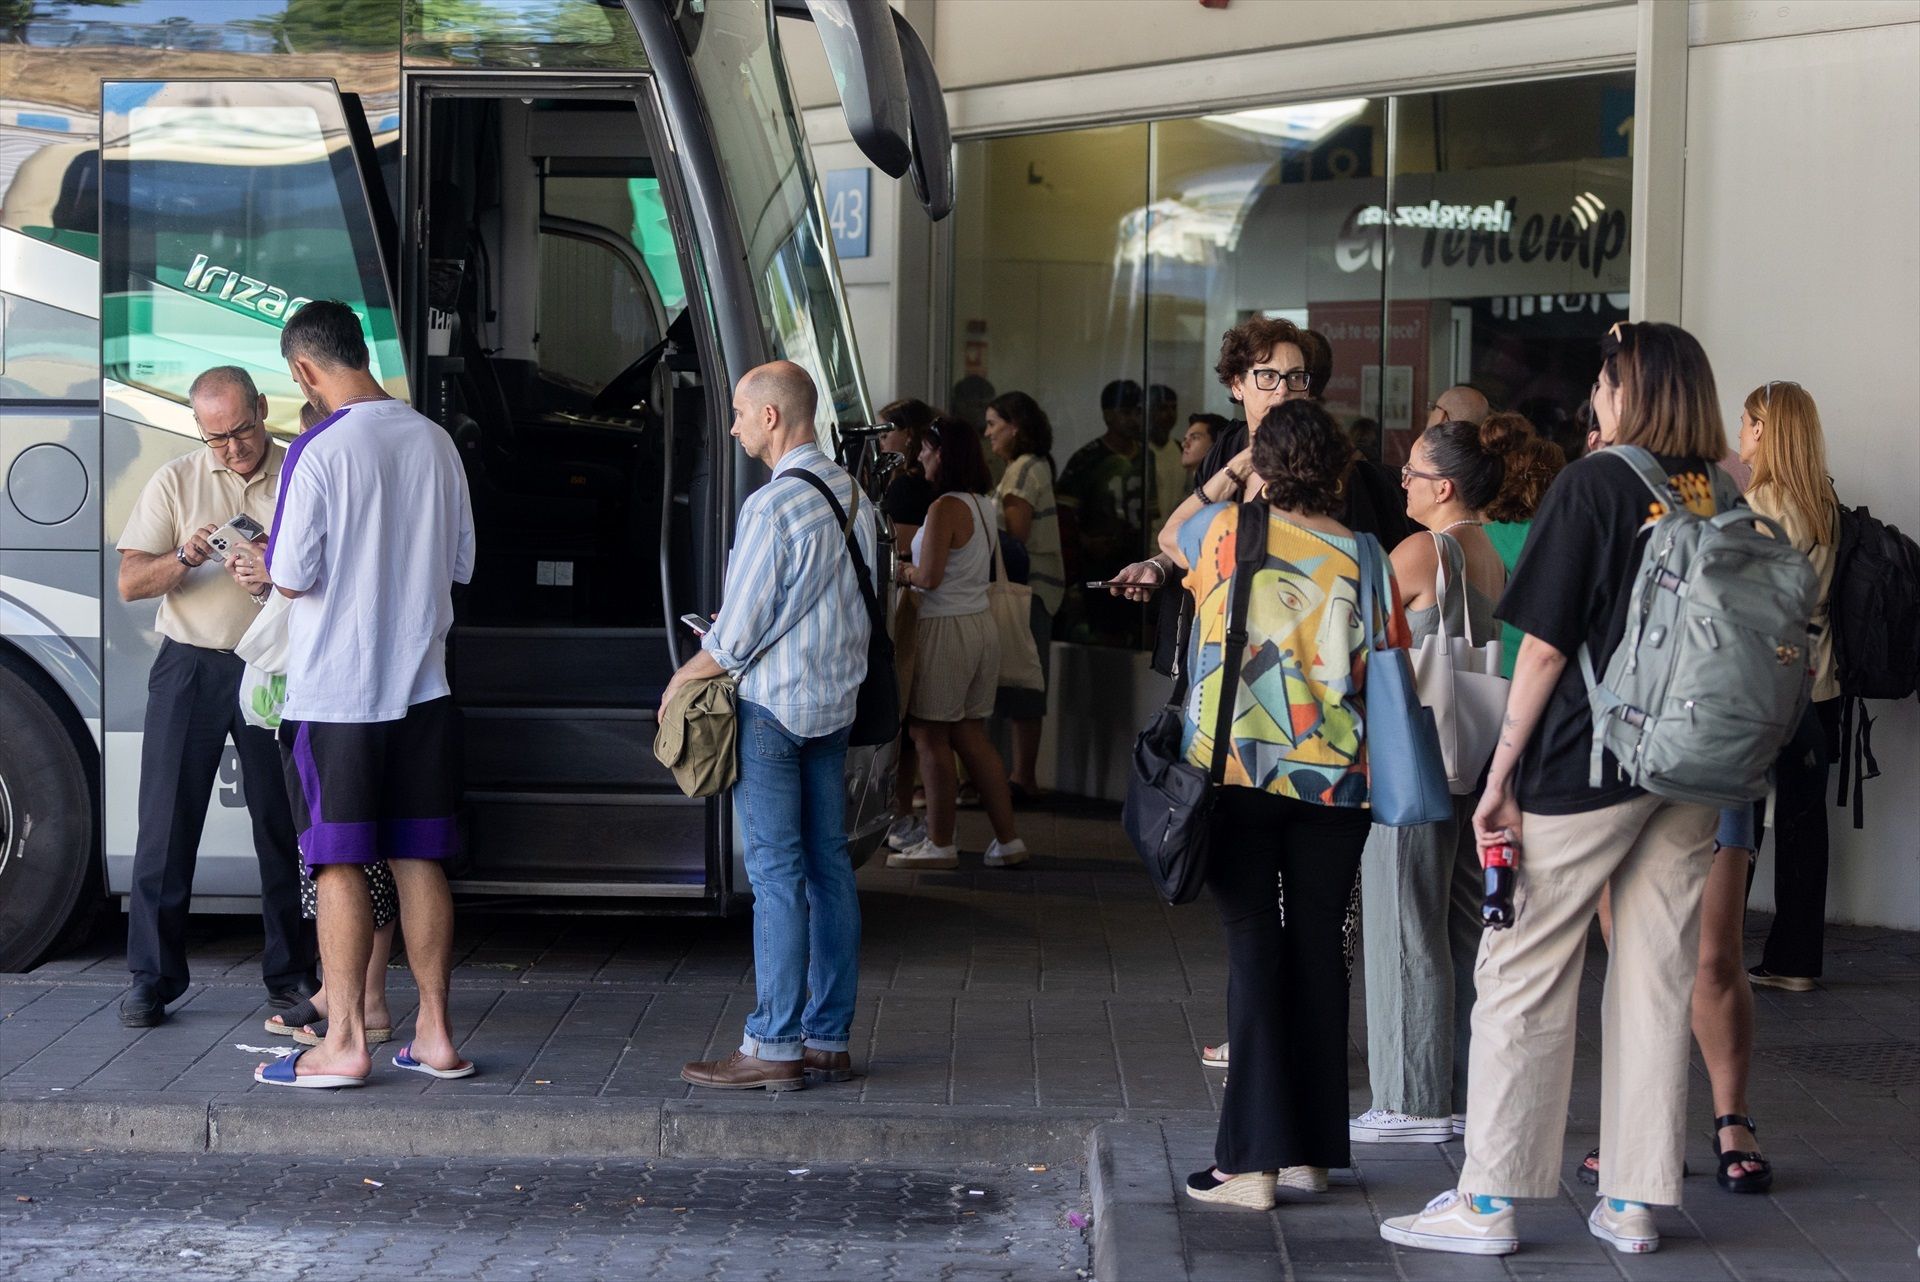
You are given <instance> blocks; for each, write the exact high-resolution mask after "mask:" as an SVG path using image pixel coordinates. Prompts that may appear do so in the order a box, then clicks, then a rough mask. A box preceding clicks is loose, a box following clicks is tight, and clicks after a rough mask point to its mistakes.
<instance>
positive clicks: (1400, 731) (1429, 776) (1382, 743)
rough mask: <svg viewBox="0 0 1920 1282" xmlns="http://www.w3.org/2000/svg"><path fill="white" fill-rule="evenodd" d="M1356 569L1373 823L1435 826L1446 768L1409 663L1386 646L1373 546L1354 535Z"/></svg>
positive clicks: (1445, 814) (1446, 811)
mask: <svg viewBox="0 0 1920 1282" xmlns="http://www.w3.org/2000/svg"><path fill="white" fill-rule="evenodd" d="M1354 539H1355V542H1356V543H1357V544H1358V545H1359V553H1360V555H1359V558H1358V559H1359V562H1360V617H1361V619H1362V620H1364V621H1365V624H1366V629H1367V650H1368V653H1367V684H1366V690H1365V693H1364V703H1363V704H1362V706H1363V707H1364V708H1365V710H1366V721H1365V729H1366V749H1367V761H1368V766H1369V769H1370V772H1371V781H1370V789H1369V790H1370V792H1371V795H1372V805H1373V821H1374V822H1375V823H1377V824H1385V825H1386V826H1387V827H1389V828H1411V827H1414V826H1415V825H1417V824H1430V823H1438V822H1440V821H1441V820H1442V819H1447V818H1451V817H1452V815H1453V794H1452V792H1451V791H1450V790H1449V789H1448V788H1447V763H1446V758H1444V757H1443V756H1442V755H1441V753H1440V730H1439V727H1438V726H1437V725H1436V724H1435V723H1434V720H1433V710H1432V709H1431V708H1428V707H1427V706H1426V705H1425V704H1423V703H1421V702H1420V694H1419V691H1418V689H1417V688H1416V687H1415V685H1414V681H1413V659H1412V656H1411V655H1410V654H1408V652H1407V651H1405V650H1401V649H1397V648H1394V647H1390V646H1388V645H1387V628H1386V620H1387V619H1388V617H1389V616H1390V614H1391V611H1392V604H1391V603H1390V602H1382V601H1381V600H1380V599H1379V584H1380V582H1381V580H1382V579H1383V578H1384V577H1385V576H1384V573H1383V571H1382V568H1381V567H1382V563H1383V555H1382V553H1381V551H1380V541H1379V540H1378V539H1376V538H1374V537H1373V536H1372V535H1371V534H1356V535H1355V536H1354Z"/></svg>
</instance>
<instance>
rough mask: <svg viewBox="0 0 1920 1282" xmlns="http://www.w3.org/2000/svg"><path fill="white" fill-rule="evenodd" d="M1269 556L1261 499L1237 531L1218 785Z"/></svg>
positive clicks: (1214, 769)
mask: <svg viewBox="0 0 1920 1282" xmlns="http://www.w3.org/2000/svg"><path fill="white" fill-rule="evenodd" d="M1266 559H1267V505H1266V504H1265V503H1264V502H1262V501H1261V500H1259V499H1255V500H1254V501H1253V502H1251V503H1242V504H1241V505H1240V520H1239V524H1238V525H1236V526H1235V527H1234V532H1233V586H1232V587H1231V588H1230V589H1228V595H1227V636H1226V641H1225V644H1224V645H1223V646H1222V647H1221V656H1220V659H1221V664H1220V694H1219V696H1218V698H1217V699H1216V700H1215V703H1216V705H1217V706H1216V708H1215V710H1214V718H1213V761H1212V763H1211V764H1210V765H1209V766H1208V768H1207V780H1208V782H1210V783H1211V784H1212V785H1213V786H1214V787H1216V788H1218V787H1219V786H1220V783H1221V781H1222V780H1223V779H1225V778H1226V777H1227V741H1228V739H1229V738H1230V737H1231V736H1232V734H1233V712H1234V705H1235V704H1236V703H1237V702H1238V701H1239V694H1240V661H1241V659H1243V658H1244V657H1246V650H1247V606H1248V605H1249V604H1250V603H1251V602H1252V600H1253V575H1254V572H1255V571H1256V570H1258V569H1259V568H1260V567H1261V566H1262V565H1263V564H1265V563H1266Z"/></svg>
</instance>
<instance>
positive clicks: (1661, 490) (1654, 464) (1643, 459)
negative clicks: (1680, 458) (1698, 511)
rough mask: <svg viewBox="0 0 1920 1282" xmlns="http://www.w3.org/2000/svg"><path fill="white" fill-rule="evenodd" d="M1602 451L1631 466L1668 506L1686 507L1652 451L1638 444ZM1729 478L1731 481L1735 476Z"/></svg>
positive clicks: (1609, 447) (1615, 446)
mask: <svg viewBox="0 0 1920 1282" xmlns="http://www.w3.org/2000/svg"><path fill="white" fill-rule="evenodd" d="M1600 452H1601V453H1602V454H1609V455H1612V456H1613V457H1615V458H1617V459H1619V460H1620V461H1621V462H1623V463H1625V464H1626V465H1627V466H1629V467H1631V468H1632V469H1633V474H1634V475H1635V476H1637V477H1639V478H1640V480H1641V482H1642V483H1643V484H1645V485H1646V487H1647V488H1648V489H1650V490H1652V491H1653V496H1654V497H1655V498H1657V499H1659V500H1660V501H1661V502H1662V503H1665V504H1667V505H1668V507H1670V508H1675V509H1676V510H1677V509H1679V508H1685V507H1686V505H1687V503H1686V500H1685V499H1683V498H1681V497H1680V495H1679V494H1678V493H1676V492H1675V490H1674V488H1673V478H1672V477H1670V476H1668V475H1667V469H1666V468H1664V467H1661V466H1660V460H1659V459H1657V458H1655V457H1654V456H1653V454H1652V452H1651V451H1649V450H1646V449H1643V448H1642V447H1640V446H1638V445H1609V446H1608V447H1607V448H1606V449H1604V450H1602V451H1600ZM1715 470H1716V471H1718V470H1719V469H1717V468H1716V469H1715ZM1727 479H1728V480H1729V481H1731V480H1732V479H1733V478H1732V477H1728V478H1727Z"/></svg>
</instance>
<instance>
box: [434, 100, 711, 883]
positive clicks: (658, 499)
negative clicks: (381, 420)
mask: <svg viewBox="0 0 1920 1282" xmlns="http://www.w3.org/2000/svg"><path fill="white" fill-rule="evenodd" d="M657 120H658V117H657V114H656V108H655V106H654V100H653V97H652V95H651V90H650V85H649V82H648V80H647V79H646V78H645V77H643V76H638V75H635V74H633V73H626V74H620V75H611V76H597V75H557V74H555V73H551V72H547V73H537V74H531V75H530V74H526V73H502V74H497V75H496V74H485V73H483V74H477V75H476V74H473V73H460V74H450V75H433V74H429V73H420V74H416V75H411V76H410V77H409V79H408V87H407V111H406V126H405V127H406V130H407V135H408V141H407V146H406V149H405V152H406V164H407V166H408V169H407V173H408V181H409V183H410V184H412V185H411V187H410V190H411V191H412V192H415V193H417V195H416V196H415V197H414V198H413V199H412V200H410V201H409V202H408V203H409V207H410V208H412V209H413V210H415V211H416V212H415V215H414V222H413V224H412V226H410V227H409V228H408V230H407V233H406V248H405V251H404V252H403V254H402V259H403V261H404V262H405V263H406V264H407V268H408V270H407V272H406V273H405V274H404V276H403V284H402V313H403V316H404V318H405V323H404V325H403V329H404V331H405V332H406V334H407V336H408V341H409V342H410V343H411V344H412V349H413V353H414V360H413V368H414V370H415V371H416V373H417V375H418V381H419V406H420V408H421V409H422V410H423V411H424V412H425V413H427V414H429V415H430V416H431V417H433V418H434V419H435V420H436V421H437V422H439V423H441V424H442V425H443V426H444V427H445V428H446V429H447V431H448V432H450V433H451V434H452V435H453V438H454V440H455V442H456V443H458V445H459V447H460V453H461V457H462V459H463V460H464V461H465V463H466V468H467V479H468V482H469V485H470V488H471V491H472V494H473V508H474V523H475V529H476V533H477V539H478V548H479V552H478V557H477V561H476V567H475V571H474V577H473V582H472V584H471V585H470V586H469V587H468V588H466V589H465V590H464V591H463V592H461V593H459V594H457V595H456V598H455V609H456V620H457V621H456V625H455V630H454V635H453V640H452V679H453V686H454V697H455V700H456V702H457V703H458V705H459V707H460V708H461V710H462V713H463V721H464V726H465V733H466V740H467V771H468V793H467V796H468V802H469V814H470V818H471V824H470V830H469V837H468V844H469V848H470V867H469V869H468V870H467V872H466V874H465V876H464V878H462V879H461V880H459V881H457V882H456V888H464V889H467V890H471V891H486V892H489V893H495V894H499V893H508V892H514V893H519V894H528V895H540V896H593V897H600V898H608V897H621V898H628V899H634V898H645V899H695V898H698V899H701V900H703V901H704V905H703V906H704V907H706V908H709V909H718V908H722V907H724V906H725V902H726V898H727V893H726V892H727V883H728V880H729V874H730V871H731V869H730V864H731V861H730V860H728V859H725V858H723V851H724V849H725V848H726V845H727V844H728V843H727V841H726V825H727V823H728V820H729V816H728V812H727V810H726V803H725V801H724V799H714V800H697V799H696V800H690V799H688V798H686V797H684V796H682V795H681V793H680V790H679V788H678V787H677V786H676V785H675V783H674V781H673V778H672V776H671V775H670V774H669V773H668V772H667V771H666V770H665V769H663V768H662V767H661V766H660V765H659V763H658V762H657V761H656V760H655V758H654V755H653V752H652V744H653V738H654V731H655V728H656V727H655V709H656V707H657V706H658V703H659V700H660V695H661V692H662V690H663V689H664V688H665V686H666V683H667V680H668V678H669V677H671V676H672V674H673V671H674V669H675V668H676V667H677V666H678V665H679V663H680V662H681V660H683V659H684V658H686V657H687V656H688V655H689V654H691V653H692V650H693V648H694V646H696V645H697V639H696V637H695V635H694V633H693V632H692V631H690V630H688V629H687V628H686V627H685V626H684V625H682V624H681V623H680V622H679V618H680V616H681V615H683V614H689V613H700V614H704V613H707V612H709V611H710V610H711V609H712V608H713V607H714V606H715V605H716V604H717V599H718V568H719V560H720V558H719V555H718V549H720V548H721V547H724V533H723V530H722V529H721V527H720V526H719V524H718V521H717V509H718V505H717V503H716V493H717V492H718V491H717V490H716V481H715V470H716V465H717V463H718V462H719V459H720V455H721V453H722V450H723V448H724V447H725V446H726V445H727V444H728V438H727V435H726V427H727V419H726V418H725V417H724V415H725V413H726V411H727V409H728V403H729V388H728V384H727V381H726V378H725V375H724V373H721V372H719V371H720V370H721V369H722V367H721V365H720V364H719V362H718V361H717V359H716V358H715V356H714V354H713V353H714V348H713V344H712V342H711V339H710V329H709V325H710V318H709V315H708V311H707V307H706V304H705V300H704V299H703V296H702V289H703V285H702V281H703V273H701V272H700V271H699V270H698V267H697V264H698V261H699V258H698V255H697V253H696V251H695V250H694V248H693V244H692V239H693V238H692V237H691V235H690V234H688V232H687V230H686V229H687V226H688V220H687V219H686V218H685V217H684V215H683V213H682V209H683V206H682V204H681V203H680V196H679V193H678V191H677V189H676V187H675V183H676V180H677V174H676V172H675V170H674V167H673V165H672V163H671V160H670V159H664V158H667V157H670V156H671V152H669V151H668V150H667V149H666V148H664V147H663V146H661V145H660V143H659V139H660V138H661V133H660V131H659V130H658V129H657V127H656V125H657ZM688 907H693V905H688Z"/></svg>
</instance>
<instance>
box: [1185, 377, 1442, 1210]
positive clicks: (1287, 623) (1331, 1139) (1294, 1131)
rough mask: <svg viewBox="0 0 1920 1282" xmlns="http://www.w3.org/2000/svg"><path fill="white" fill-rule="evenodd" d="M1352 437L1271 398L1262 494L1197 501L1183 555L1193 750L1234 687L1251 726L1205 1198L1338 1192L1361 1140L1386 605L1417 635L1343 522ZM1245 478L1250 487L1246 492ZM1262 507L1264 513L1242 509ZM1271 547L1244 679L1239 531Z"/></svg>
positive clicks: (1257, 454)
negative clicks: (1366, 950) (1371, 841)
mask: <svg viewBox="0 0 1920 1282" xmlns="http://www.w3.org/2000/svg"><path fill="white" fill-rule="evenodd" d="M1352 465H1353V447H1352V444H1351V443H1350V442H1349V441H1348V440H1347V437H1346V434H1345V433H1344V432H1342V431H1341V430H1340V428H1339V427H1338V426H1337V425H1336V424H1335V423H1334V422H1333V420H1332V419H1331V418H1329V417H1328V416H1327V413H1326V411H1325V410H1323V409H1321V408H1320V407H1319V406H1318V405H1316V404H1314V403H1312V402H1310V401H1304V400H1302V401H1287V402H1284V403H1282V404H1278V405H1275V406H1273V407H1272V408H1271V409H1269V410H1268V411H1267V413H1266V416H1265V418H1264V419H1263V420H1262V421H1261V423H1260V425H1259V430H1258V431H1257V432H1255V434H1254V438H1253V446H1252V475H1253V477H1254V480H1253V482H1252V484H1251V486H1250V488H1251V489H1252V490H1253V492H1254V498H1253V500H1252V502H1251V503H1249V504H1248V505H1247V506H1242V505H1241V504H1240V503H1239V502H1238V501H1236V500H1237V499H1238V497H1239V496H1238V494H1237V493H1236V494H1234V495H1232V496H1228V497H1223V498H1222V499H1221V500H1220V501H1215V502H1210V503H1208V504H1206V505H1205V506H1204V507H1200V508H1198V509H1197V510H1192V511H1190V512H1189V513H1188V515H1187V516H1186V517H1185V518H1184V519H1183V521H1182V523H1181V525H1180V527H1179V528H1178V530H1176V531H1174V532H1173V536H1172V538H1171V540H1168V541H1170V542H1171V543H1172V548H1171V551H1170V555H1171V556H1172V557H1173V560H1174V562H1175V564H1176V565H1178V566H1179V567H1180V568H1181V569H1182V570H1185V571H1186V572H1187V573H1186V589H1187V591H1188V592H1189V593H1191V594H1192V596H1193V600H1194V616H1193V631H1192V636H1191V640H1190V645H1189V653H1188V656H1187V671H1189V672H1191V673H1193V674H1195V679H1194V681H1193V684H1192V686H1191V687H1190V689H1189V692H1188V696H1187V704H1186V716H1185V734H1184V736H1183V737H1184V740H1185V742H1184V744H1183V747H1184V750H1185V755H1186V760H1187V761H1189V762H1191V763H1192V764H1194V765H1197V766H1200V767H1202V768H1203V769H1204V768H1206V767H1208V766H1210V765H1211V763H1212V761H1213V756H1214V739H1213V736H1214V727H1215V722H1216V716H1217V712H1218V709H1219V707H1220V701H1221V700H1223V699H1228V700H1231V701H1232V710H1233V711H1232V720H1231V724H1232V726H1233V734H1232V742H1231V743H1229V744H1226V745H1223V748H1224V751H1225V753H1226V774H1225V780H1224V785H1223V786H1222V788H1221V789H1220V790H1219V792H1218V794H1217V796H1216V799H1215V803H1214V816H1215V819H1216V822H1217V824H1218V828H1217V829H1216V835H1215V837H1214V844H1213V850H1214V855H1213V858H1212V861H1211V863H1210V864H1209V867H1208V870H1207V885H1208V888H1209V889H1210V890H1211V891H1212V893H1213V896H1214V901H1215V903H1216V904H1217V906H1218V908H1219V911H1220V920H1221V924H1222V925H1223V926H1224V927H1225V930H1226V935H1227V956H1228V966H1229V978H1228V985H1227V1023H1228V1029H1229V1035H1230V1037H1231V1040H1232V1044H1233V1048H1234V1049H1233V1071H1232V1073H1231V1074H1229V1075H1228V1078H1227V1088H1226V1101H1225V1105H1224V1107H1223V1109H1222V1111H1221V1117H1220V1128H1219V1135H1218V1138H1217V1139H1216V1141H1215V1145H1214V1166H1213V1167H1212V1168H1211V1169H1209V1170H1204V1171H1197V1172H1195V1173H1194V1174H1193V1175H1191V1176H1190V1177H1188V1179H1187V1193H1188V1195H1189V1196H1191V1197H1194V1198H1197V1199H1199V1200H1200V1201H1205V1202H1223V1203H1228V1204H1231V1205H1235V1206H1244V1207H1252V1208H1256V1209H1265V1208H1267V1207H1271V1206H1272V1205H1273V1204H1274V1189H1275V1186H1276V1184H1280V1185H1284V1186H1286V1187H1288V1188H1290V1189H1299V1190H1307V1191H1316V1192H1318V1191H1324V1190H1325V1189H1326V1187H1327V1169H1328V1168H1329V1167H1335V1166H1348V1165H1351V1164H1352V1162H1351V1157H1350V1155H1349V1151H1348V1147H1347V1112H1346V1108H1347V1067H1346V1066H1347V998H1348V993H1347V954H1346V934H1347V930H1346V926H1347V921H1348V911H1349V907H1350V905H1351V904H1352V903H1353V900H1354V896H1355V895H1356V894H1357V893H1358V891H1359V883H1358V874H1359V870H1360V850H1361V847H1362V846H1363V845H1364V844H1365V843H1366V839H1367V830H1368V828H1369V827H1370V826H1371V824H1372V819H1371V815H1370V813H1369V797H1370V776H1369V762H1368V756H1367V733H1366V703H1365V692H1366V674H1367V660H1368V656H1369V654H1370V653H1371V648H1370V642H1369V634H1370V632H1371V630H1372V628H1373V626H1375V624H1376V623H1377V622H1381V621H1384V624H1385V632H1386V635H1387V637H1388V639H1389V643H1390V644H1393V645H1399V646H1404V645H1406V644H1407V640H1408V635H1407V624H1406V616H1405V613H1404V612H1403V611H1402V609H1401V608H1400V605H1399V600H1400V597H1399V592H1398V590H1397V589H1396V587H1395V585H1394V582H1393V574H1392V571H1391V570H1390V569H1389V568H1388V562H1387V559H1386V557H1385V556H1380V557H1379V558H1378V563H1379V565H1380V567H1381V569H1380V571H1379V580H1380V581H1379V582H1378V583H1376V584H1375V585H1373V588H1374V592H1373V595H1374V600H1375V601H1376V603H1377V607H1378V609H1379V610H1380V611H1381V612H1383V613H1382V615H1381V616H1377V617H1376V619H1371V620H1370V619H1367V618H1364V617H1363V615H1362V612H1361V601H1362V596H1361V589H1360V574H1361V570H1360V566H1361V547H1360V542H1359V540H1361V539H1371V537H1372V536H1371V535H1364V534H1363V535H1358V536H1356V535H1355V534H1354V533H1353V532H1352V531H1351V530H1349V529H1348V528H1347V527H1346V526H1344V525H1342V524H1341V523H1340V522H1339V521H1337V520H1335V519H1334V518H1333V516H1332V515H1331V513H1333V512H1336V511H1338V510H1339V509H1340V506H1341V503H1342V499H1343V495H1342V489H1343V487H1344V486H1345V484H1346V479H1347V475H1348V472H1349V471H1350V469H1351V468H1352ZM1238 488H1239V487H1238V485H1236V486H1235V490H1236V491H1237V490H1238ZM1249 519H1252V520H1258V521H1259V522H1260V523H1261V524H1260V526H1258V527H1255V528H1253V529H1251V530H1249V529H1245V528H1243V526H1242V521H1243V520H1249ZM1243 538H1259V539H1261V540H1262V542H1263V545H1264V549H1265V555H1264V557H1263V558H1262V560H1261V562H1260V566H1259V568H1258V569H1257V570H1256V571H1255V573H1254V575H1253V583H1252V596H1251V597H1250V598H1249V600H1248V603H1247V633H1248V637H1249V640H1248V642H1247V645H1246V648H1245V650H1244V652H1243V655H1244V657H1243V660H1242V664H1241V669H1240V677H1239V681H1238V683H1237V686H1236V688H1235V689H1232V690H1226V689H1223V688H1222V682H1223V678H1224V663H1225V658H1226V656H1225V649H1224V646H1225V639H1226V632H1227V623H1228V618H1229V604H1230V603H1229V597H1230V596H1231V594H1232V585H1233V577H1234V566H1235V562H1236V557H1237V555H1238V553H1237V550H1236V549H1237V546H1238V544H1239V541H1240V540H1241V539H1243Z"/></svg>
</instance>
